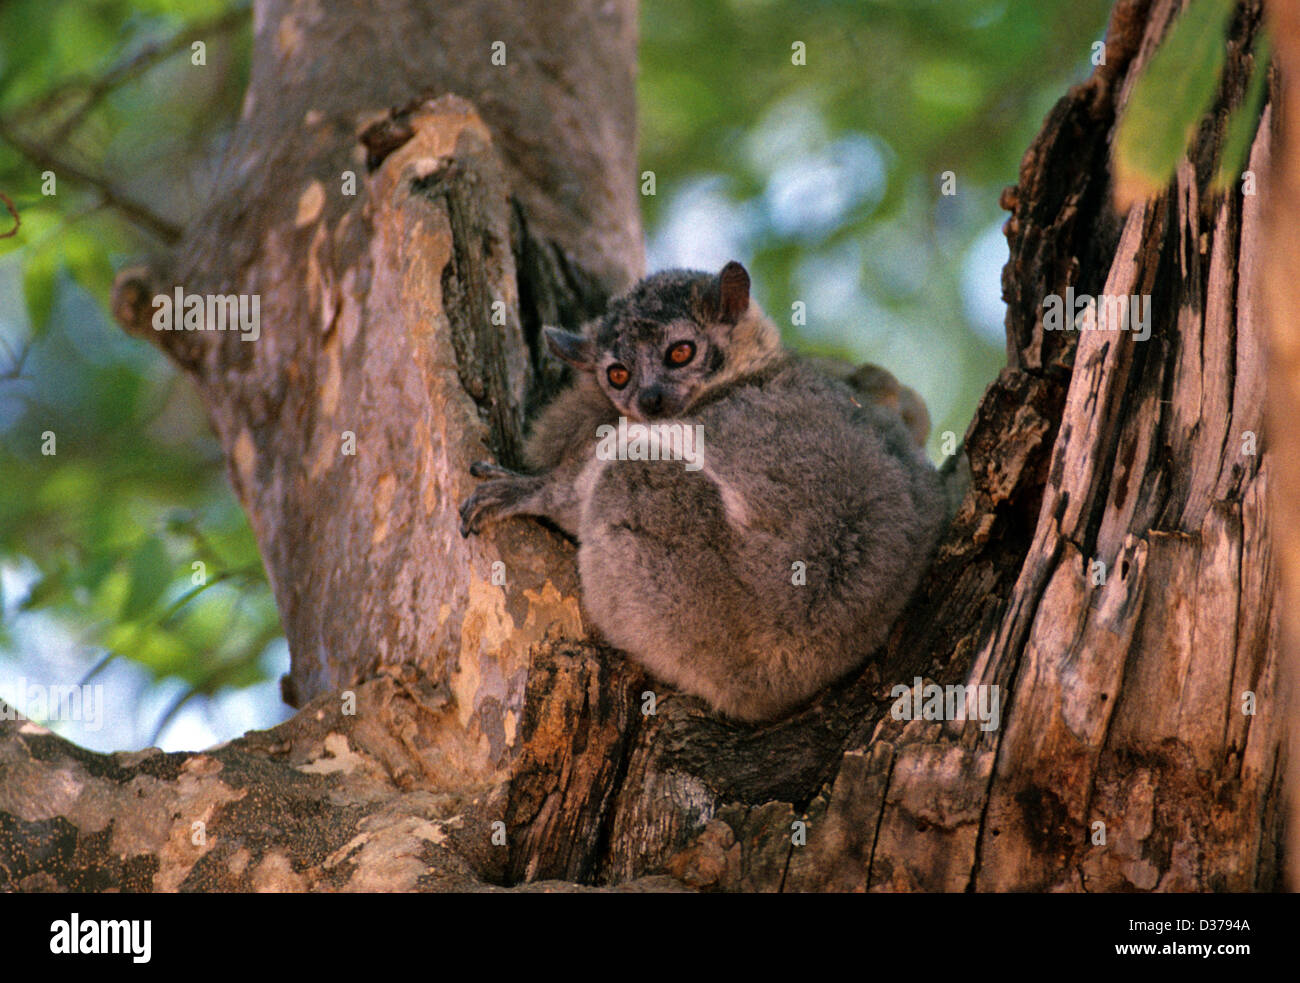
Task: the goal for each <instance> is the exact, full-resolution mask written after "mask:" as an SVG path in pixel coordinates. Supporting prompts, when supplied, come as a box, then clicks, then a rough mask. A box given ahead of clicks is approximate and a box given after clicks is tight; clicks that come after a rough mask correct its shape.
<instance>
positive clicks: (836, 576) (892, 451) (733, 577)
mask: <svg viewBox="0 0 1300 983" xmlns="http://www.w3.org/2000/svg"><path fill="white" fill-rule="evenodd" d="M547 338H548V341H549V342H550V343H551V344H552V346H553V348H554V350H555V351H556V352H557V353H558V354H559V355H560V356H561V357H563V358H565V359H566V360H568V361H569V362H571V363H572V364H573V365H574V366H575V367H576V368H577V369H578V370H579V374H578V378H577V381H576V382H575V384H574V386H573V387H572V388H570V389H569V390H566V391H565V392H564V393H562V394H561V395H560V396H559V397H558V398H557V399H556V400H555V401H554V402H553V403H552V404H551V405H550V406H549V407H547V409H546V410H545V411H544V412H543V414H542V415H541V416H540V417H539V419H538V421H537V423H536V424H535V426H534V430H533V434H532V436H531V438H530V441H529V446H528V459H529V463H530V465H531V466H532V467H534V468H538V469H542V473H540V474H537V475H516V474H513V473H510V472H506V471H505V470H504V469H501V468H497V467H496V466H494V465H487V464H479V465H476V466H475V468H474V469H472V470H473V473H475V474H476V475H479V476H489V477H491V478H492V480H491V481H488V482H485V483H484V484H483V485H480V486H479V488H478V490H477V491H476V492H475V493H474V495H473V496H471V497H470V499H469V500H467V501H466V503H465V505H464V506H463V507H462V510H461V513H462V520H463V522H462V530H463V531H465V532H466V533H468V532H471V531H474V530H475V529H476V528H477V527H478V525H479V524H480V523H481V522H482V521H484V520H485V519H489V518H491V519H498V518H504V517H506V516H509V515H516V514H530V515H542V516H544V517H547V518H549V519H551V520H552V521H554V522H555V523H556V524H558V525H559V526H560V527H561V528H562V529H564V530H565V531H566V532H568V533H570V534H571V535H573V536H575V537H576V538H577V539H578V542H579V552H578V565H579V574H580V579H581V582H582V591H583V602H584V606H585V608H586V610H587V612H588V614H589V615H590V617H591V620H592V621H593V623H594V624H595V625H596V627H597V628H598V629H599V630H600V632H601V634H602V635H603V636H604V637H605V638H606V639H607V640H608V641H609V642H610V643H611V644H613V645H615V646H617V647H618V648H621V649H623V650H624V651H626V652H627V653H628V654H629V655H631V656H632V657H633V658H635V659H636V660H637V661H639V662H641V663H642V664H643V665H644V666H646V668H647V669H649V670H650V671H651V672H652V673H653V674H654V675H656V676H658V677H659V678H661V679H663V680H664V681H665V682H668V683H671V684H673V685H675V686H677V687H678V688H680V689H682V690H683V691H685V692H687V693H692V694H694V695H697V696H700V697H702V698H704V699H705V700H706V701H708V702H709V703H710V705H712V706H713V707H714V709H715V710H717V711H718V712H720V713H722V714H725V715H727V716H731V717H735V718H737V719H741V720H747V721H759V720H766V719H771V718H773V717H775V716H778V715H781V714H784V713H787V712H789V711H791V710H792V709H794V708H795V707H797V706H798V705H799V704H801V703H803V702H805V701H806V700H807V699H809V698H810V697H811V696H813V695H814V694H815V693H816V692H817V691H819V690H820V689H822V688H823V687H824V686H825V685H827V684H828V683H830V682H832V681H833V680H835V679H836V678H838V677H840V676H842V675H844V674H846V673H847V672H849V671H851V670H852V669H854V668H855V667H857V666H859V665H861V663H862V662H863V661H864V660H865V659H866V658H867V657H868V656H869V655H870V654H871V653H872V651H873V650H874V649H875V648H877V647H878V646H879V644H880V643H881V642H882V641H883V640H884V638H885V636H886V634H887V633H888V631H889V629H890V627H891V625H892V623H893V621H894V620H895V618H896V617H897V615H898V614H899V613H900V611H901V610H902V608H903V606H904V605H905V604H906V602H907V601H908V599H909V598H910V596H911V594H912V592H913V591H914V589H915V587H916V584H917V582H918V581H919V578H920V576H921V573H922V572H923V571H924V568H925V566H926V565H927V563H928V560H929V557H930V555H931V554H932V552H933V549H934V546H935V543H936V541H937V538H938V535H939V532H940V530H941V527H942V525H943V522H944V520H945V503H944V496H943V491H942V488H941V485H940V481H939V477H938V474H937V473H936V472H935V470H934V468H933V467H932V466H931V465H930V464H929V462H928V460H926V458H925V456H924V454H923V453H922V452H921V450H920V448H919V447H918V446H917V441H916V439H915V436H914V432H913V433H909V430H908V426H907V425H905V423H904V421H903V418H902V416H901V415H900V414H899V412H897V411H896V410H892V409H890V408H888V407H887V406H883V405H877V404H875V403H872V402H869V401H867V400H866V399H864V398H863V391H862V390H861V389H857V390H855V389H854V388H852V386H851V384H850V382H848V381H841V379H836V378H832V377H830V376H829V375H828V374H827V373H826V372H825V371H819V370H818V369H815V368H813V367H812V365H810V364H809V363H806V362H804V361H802V360H800V359H798V358H796V357H794V356H792V355H790V354H789V353H787V352H785V351H784V350H783V349H782V348H781V346H780V342H779V339H778V337H777V333H776V330H775V327H774V326H773V325H772V324H771V322H770V321H768V320H767V319H766V318H765V317H763V315H762V313H761V311H759V310H758V308H757V305H756V304H753V303H752V302H751V301H750V299H749V278H748V274H747V273H745V271H744V269H743V267H741V266H740V265H739V264H737V263H731V264H728V265H727V267H725V268H724V269H723V271H722V272H721V273H720V274H718V275H717V276H709V275H707V274H700V273H689V272H682V271H670V272H669V273H666V274H657V275H656V276H655V277H650V278H648V279H647V280H645V281H642V282H641V283H640V284H638V285H637V287H635V288H634V289H633V290H632V291H629V293H628V294H626V295H624V297H622V298H619V299H617V300H616V301H615V302H614V303H612V304H611V306H610V310H609V312H608V313H607V314H606V315H605V317H604V318H602V319H601V320H600V321H598V322H596V323H595V324H593V325H589V326H588V328H587V330H586V331H585V332H584V333H583V334H570V333H567V332H558V331H555V330H554V329H547ZM885 375H888V374H887V373H885ZM842 378H845V379H848V378H849V377H848V376H847V375H843V376H842ZM872 378H873V380H875V381H874V382H873V385H875V384H876V382H878V380H877V379H876V377H875V376H872ZM889 379H890V380H891V381H892V376H890V377H889ZM895 386H896V383H895ZM909 392H910V391H909ZM922 411H923V406H922ZM620 417H623V418H624V422H625V423H626V421H627V420H629V419H630V420H631V421H632V423H633V425H635V424H640V423H646V422H653V423H655V424H661V423H670V424H672V425H675V426H682V427H690V428H692V432H694V433H699V434H701V435H702V436H703V441H702V448H701V449H700V450H701V453H700V455H699V459H698V461H697V462H696V467H697V468H698V470H697V469H694V468H692V467H688V466H685V464H684V462H683V461H682V460H617V459H602V458H601V457H600V456H598V455H597V454H596V453H595V449H596V446H597V441H598V428H599V427H601V426H602V425H607V426H611V427H612V426H613V425H614V424H616V423H617V421H618V420H619V418H620ZM695 428H698V429H695Z"/></svg>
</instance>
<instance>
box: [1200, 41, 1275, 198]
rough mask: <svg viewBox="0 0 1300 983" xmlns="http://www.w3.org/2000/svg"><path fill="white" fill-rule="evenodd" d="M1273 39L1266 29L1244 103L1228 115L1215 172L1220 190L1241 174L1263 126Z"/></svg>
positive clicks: (1216, 185) (1228, 186)
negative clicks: (1261, 110)
mask: <svg viewBox="0 0 1300 983" xmlns="http://www.w3.org/2000/svg"><path fill="white" fill-rule="evenodd" d="M1272 44H1273V39H1272V38H1271V37H1269V35H1268V32H1267V31H1265V32H1263V33H1261V34H1260V37H1259V41H1258V42H1257V43H1256V45H1255V53H1254V64H1253V65H1252V67H1251V74H1250V85H1249V86H1248V87H1247V89H1246V97H1245V98H1244V99H1242V100H1241V105H1240V106H1238V107H1237V108H1236V109H1234V110H1233V111H1232V113H1231V115H1229V116H1228V127H1227V130H1226V131H1225V132H1224V135H1223V156H1222V157H1221V158H1220V160H1219V172H1218V173H1217V174H1216V175H1215V176H1214V188H1215V190H1216V191H1226V190H1227V189H1228V188H1230V187H1231V186H1232V185H1233V184H1234V183H1235V182H1236V180H1237V178H1238V177H1239V176H1240V175H1241V172H1242V171H1243V170H1244V169H1245V167H1246V160H1247V158H1248V157H1249V156H1250V145H1251V144H1252V143H1253V142H1254V140H1255V131H1256V130H1258V129H1259V112H1260V108H1261V107H1262V106H1263V104H1264V86H1265V83H1266V82H1267V81H1268V62H1269V57H1270V55H1271V54H1272Z"/></svg>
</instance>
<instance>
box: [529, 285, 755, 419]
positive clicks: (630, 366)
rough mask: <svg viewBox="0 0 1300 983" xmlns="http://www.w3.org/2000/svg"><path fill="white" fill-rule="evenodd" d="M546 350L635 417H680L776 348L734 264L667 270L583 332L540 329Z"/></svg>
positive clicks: (617, 302)
mask: <svg viewBox="0 0 1300 983" xmlns="http://www.w3.org/2000/svg"><path fill="white" fill-rule="evenodd" d="M545 334H546V341H547V343H548V344H549V345H550V347H551V350H552V351H553V352H555V354H556V355H558V356H559V357H560V358H562V359H564V361H566V362H568V363H569V364H570V365H572V366H574V367H575V368H577V369H579V370H580V371H583V372H590V373H593V374H594V375H595V378H596V382H597V383H598V384H599V385H600V387H601V389H602V390H603V391H604V392H605V395H607V396H608V397H609V400H610V402H611V403H613V404H614V406H615V408H616V409H618V411H619V412H620V413H622V414H623V415H624V416H626V417H628V418H630V419H633V420H640V421H645V420H652V419H656V418H664V417H672V416H677V415H679V414H681V413H685V412H686V411H687V410H689V409H690V408H691V406H693V405H694V404H695V403H696V402H697V401H699V399H700V398H702V397H703V396H704V395H705V394H706V393H708V392H709V391H710V390H713V389H715V388H717V387H718V386H719V385H722V384H723V383H725V382H728V381H730V380H732V379H734V378H736V377H737V376H740V375H744V374H746V373H749V372H753V371H755V370H756V369H759V368H761V367H762V366H763V365H764V364H766V363H767V362H769V361H771V360H772V359H773V358H774V357H776V356H777V355H778V354H779V353H780V351H781V340H780V337H779V335H778V333H777V330H776V327H775V326H774V325H773V324H772V322H771V321H769V320H768V319H767V318H766V317H765V316H764V315H763V312H762V311H761V310H759V307H758V305H757V304H756V303H753V302H752V301H751V300H750V297H749V274H748V273H747V272H745V268H744V267H743V266H741V265H740V264H739V263H737V262H735V261H734V260H733V261H732V262H730V263H728V264H727V265H726V266H724V267H723V268H722V272H720V273H717V274H711V273H700V272H698V271H695V270H665V271H664V272H662V273H656V274H654V275H653V276H649V277H646V278H645V279H644V280H642V281H641V282H640V283H638V284H637V285H636V286H635V287H633V288H632V289H631V290H629V291H628V292H627V293H625V294H623V295H622V296H620V297H616V298H615V299H614V300H612V301H611V302H610V305H609V309H608V310H607V311H606V312H605V314H604V315H602V316H601V317H600V318H598V319H596V320H595V321H593V322H592V323H591V324H588V325H587V326H586V328H585V329H584V331H583V332H582V333H577V332H571V331H562V330H560V329H559V328H549V327H548V328H546V329H545Z"/></svg>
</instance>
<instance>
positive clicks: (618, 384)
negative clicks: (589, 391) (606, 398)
mask: <svg viewBox="0 0 1300 983" xmlns="http://www.w3.org/2000/svg"><path fill="white" fill-rule="evenodd" d="M605 378H606V379H608V380H609V384H610V385H611V386H613V387H614V388H615V389H622V388H623V387H624V386H626V385H627V383H628V380H629V379H631V378H632V373H631V372H629V371H628V370H627V369H625V368H624V367H623V366H621V365H619V364H617V363H615V364H614V365H611V366H610V367H609V368H607V369H606V370H605Z"/></svg>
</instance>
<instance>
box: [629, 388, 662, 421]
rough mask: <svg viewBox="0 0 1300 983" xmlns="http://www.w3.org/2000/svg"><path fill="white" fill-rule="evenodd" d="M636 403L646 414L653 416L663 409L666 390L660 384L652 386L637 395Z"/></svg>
mask: <svg viewBox="0 0 1300 983" xmlns="http://www.w3.org/2000/svg"><path fill="white" fill-rule="evenodd" d="M636 405H637V407H638V408H639V409H640V410H641V412H642V413H644V414H645V415H646V416H653V415H654V414H656V413H658V412H659V411H660V410H661V409H663V405H664V391H663V390H662V389H660V388H659V387H658V386H650V387H649V388H648V389H644V390H642V391H641V393H640V394H639V395H638V396H637V398H636Z"/></svg>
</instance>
